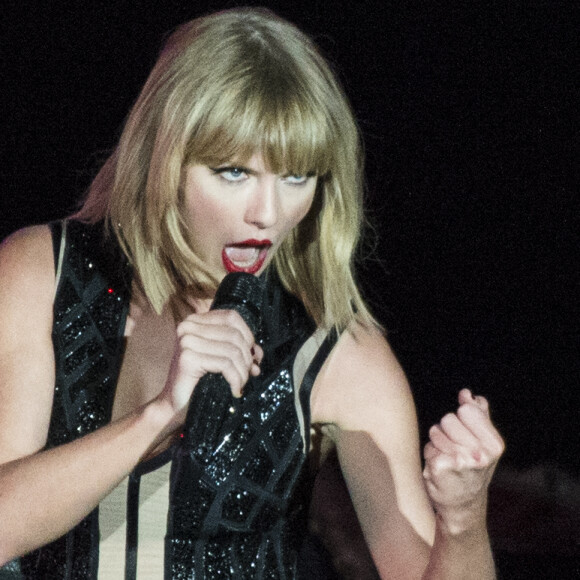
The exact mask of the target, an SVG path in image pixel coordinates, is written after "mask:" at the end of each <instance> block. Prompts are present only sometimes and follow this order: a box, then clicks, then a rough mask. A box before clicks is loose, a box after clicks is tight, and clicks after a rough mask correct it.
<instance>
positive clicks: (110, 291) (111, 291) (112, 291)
mask: <svg viewBox="0 0 580 580" xmlns="http://www.w3.org/2000/svg"><path fill="white" fill-rule="evenodd" d="M107 292H108V293H109V294H113V293H114V292H115V291H114V290H113V289H112V288H109V289H108V290H107Z"/></svg>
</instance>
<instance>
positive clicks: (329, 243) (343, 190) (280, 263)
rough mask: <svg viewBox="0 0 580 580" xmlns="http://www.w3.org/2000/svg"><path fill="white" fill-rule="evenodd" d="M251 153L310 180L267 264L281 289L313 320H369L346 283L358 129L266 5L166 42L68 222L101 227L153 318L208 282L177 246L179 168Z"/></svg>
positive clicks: (305, 49) (296, 36)
mask: <svg viewBox="0 0 580 580" xmlns="http://www.w3.org/2000/svg"><path fill="white" fill-rule="evenodd" d="M256 152H258V153H260V154H261V155H262V156H263V158H264V160H265V163H266V165H267V166H268V167H269V169H270V170H271V171H273V172H275V173H282V172H291V173H295V174H304V173H307V172H315V173H316V174H317V175H318V185H317V192H316V195H315V201H314V203H313V206H312V208H311V210H310V212H309V214H308V215H307V216H306V218H305V219H304V220H303V221H302V222H301V223H300V224H299V225H298V226H297V227H296V228H295V229H294V230H293V231H292V232H291V234H290V235H289V236H288V238H287V239H286V240H285V241H284V242H283V244H282V246H281V247H280V248H279V250H278V252H277V254H276V256H275V258H274V261H273V266H274V268H275V269H276V271H277V272H278V275H279V277H280V279H281V281H282V283H283V284H284V285H285V287H286V288H287V289H288V290H289V291H290V292H292V293H293V294H295V295H297V296H299V297H300V298H301V299H302V300H303V302H304V303H305V305H306V307H307V309H308V310H309V312H310V314H311V316H312V317H313V318H314V320H315V321H316V322H317V324H318V325H321V326H325V327H331V326H336V327H337V328H338V329H339V330H342V329H344V328H345V327H346V326H347V325H348V324H349V323H350V322H352V321H353V320H354V319H357V320H359V321H361V322H363V323H372V322H373V319H372V317H371V315H370V314H369V312H368V310H367V308H366V306H365V304H364V302H363V300H362V298H361V296H360V293H359V290H358V288H357V285H356V283H355V280H354V274H353V272H354V264H353V261H354V252H355V249H356V247H357V244H358V242H359V236H360V233H361V228H362V223H363V211H362V171H363V159H362V153H361V143H360V138H359V132H358V128H357V125H356V122H355V120H354V117H353V114H352V112H351V109H350V106H349V104H348V101H347V99H346V97H345V95H344V93H343V91H342V89H341V87H340V85H339V84H338V82H337V80H336V78H335V77H334V75H333V73H332V72H331V70H330V68H329V66H328V64H327V63H326V61H325V60H324V59H323V58H322V56H321V55H320V53H319V52H318V50H317V48H316V46H315V45H314V43H313V42H312V41H311V40H310V39H309V38H308V37H307V36H306V35H305V34H304V33H302V32H301V31H300V30H298V29H297V28H296V27H294V26H293V25H292V24H290V23H288V22H286V21H284V20H282V19H280V18H279V17H277V16H276V15H274V14H273V13H271V12H270V11H268V10H264V9H252V8H244V9H234V10H227V11H223V12H218V13H215V14H212V15H209V16H206V17H204V18H200V19H197V20H193V21H191V22H188V23H186V24H184V25H182V26H181V27H179V28H178V29H177V30H176V31H175V32H174V33H173V34H172V35H171V36H170V37H169V39H168V41H167V43H166V45H165V47H164V48H163V50H162V52H161V54H160V56H159V59H158V61H157V63H156V65H155V67H154V68H153V71H152V72H151V75H150V76H149V78H148V80H147V82H146V84H145V86H144V88H143V90H142V92H141V94H140V96H139V98H138V100H137V102H136V103H135V105H134V107H133V109H132V111H131V113H130V115H129V118H128V120H127V123H126V125H125V128H124V130H123V133H122V135H121V139H120V142H119V144H118V146H117V148H116V150H115V151H114V152H113V154H112V155H111V156H110V158H109V159H108V160H107V162H106V163H105V164H104V166H103V167H102V169H101V170H100V172H99V173H98V175H97V176H96V178H95V180H94V181H93V184H92V185H91V187H90V189H89V193H88V196H87V199H86V200H85V203H84V205H83V207H82V209H81V210H80V211H79V213H78V214H76V216H75V217H77V218H78V219H82V220H85V221H89V222H95V221H98V220H102V219H105V221H106V223H107V224H108V227H110V228H112V230H113V231H114V233H115V235H116V236H117V238H118V240H119V243H120V244H121V246H122V248H123V251H124V252H125V253H126V255H127V256H128V258H129V260H130V262H131V263H132V265H133V267H134V268H135V270H136V272H137V274H138V279H139V282H140V284H141V286H142V289H143V291H144V293H145V294H146V296H147V298H148V299H149V300H150V302H151V304H152V305H153V307H154V308H155V309H156V310H157V311H158V312H160V311H161V309H162V308H163V306H164V305H165V304H166V303H167V302H168V301H170V300H175V299H176V297H177V298H179V297H183V296H185V294H186V293H187V292H192V290H193V291H196V292H201V293H208V292H211V291H212V290H213V289H215V287H216V284H217V281H216V280H215V279H213V278H212V276H211V275H210V274H209V272H208V270H207V268H206V267H205V266H204V264H203V262H202V261H201V260H200V258H199V257H198V256H197V255H196V253H195V250H194V248H193V247H192V245H191V243H190V241H189V235H188V225H187V219H186V218H185V217H184V208H183V200H182V181H183V174H184V169H185V168H186V167H187V166H188V165H189V164H191V163H202V164H207V165H218V164H221V163H225V162H228V161H230V162H231V161H232V160H235V161H237V162H243V161H245V160H248V159H249V158H250V157H251V156H252V155H253V154H254V153H256Z"/></svg>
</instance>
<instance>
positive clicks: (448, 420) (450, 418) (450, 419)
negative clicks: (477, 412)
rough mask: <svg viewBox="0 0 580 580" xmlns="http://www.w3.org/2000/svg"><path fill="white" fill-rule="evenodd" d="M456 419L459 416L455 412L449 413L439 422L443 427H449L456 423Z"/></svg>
mask: <svg viewBox="0 0 580 580" xmlns="http://www.w3.org/2000/svg"><path fill="white" fill-rule="evenodd" d="M456 420H457V417H456V416H455V414H454V413H447V414H446V415H444V416H443V417H442V418H441V421H440V422H439V424H440V425H441V427H443V429H447V428H449V427H452V426H453V425H455V422H456Z"/></svg>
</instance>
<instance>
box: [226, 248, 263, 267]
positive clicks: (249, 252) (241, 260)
mask: <svg viewBox="0 0 580 580" xmlns="http://www.w3.org/2000/svg"><path fill="white" fill-rule="evenodd" d="M226 254H227V256H228V258H229V259H230V260H231V261H232V262H235V263H237V264H253V263H254V262H255V261H256V260H257V258H258V254H259V250H258V248H251V247H229V248H226Z"/></svg>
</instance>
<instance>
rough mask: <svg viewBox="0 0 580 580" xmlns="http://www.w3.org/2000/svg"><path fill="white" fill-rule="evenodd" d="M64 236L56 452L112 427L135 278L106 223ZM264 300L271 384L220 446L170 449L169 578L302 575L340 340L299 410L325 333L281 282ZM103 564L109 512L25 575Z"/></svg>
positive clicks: (255, 392) (73, 226)
mask: <svg viewBox="0 0 580 580" xmlns="http://www.w3.org/2000/svg"><path fill="white" fill-rule="evenodd" d="M63 224H65V227H64V232H65V235H61V233H62V232H63ZM52 232H53V240H54V242H55V243H54V247H55V258H56V263H57V264H59V269H58V272H57V276H58V280H59V281H58V287H57V293H56V298H55V302H54V326H53V342H54V351H55V363H56V389H55V396H54V404H53V412H52V418H51V423H50V428H49V434H48V444H47V445H48V447H54V446H57V445H62V444H64V443H67V442H69V441H72V440H74V439H76V438H78V437H81V436H83V435H85V434H87V433H90V432H91V431H94V430H95V429H98V428H99V427H101V426H103V425H105V424H107V423H108V422H109V421H110V419H111V412H112V406H113V399H114V395H115V385H116V383H117V379H118V375H119V370H120V364H121V358H122V350H123V331H124V325H125V320H126V317H127V312H128V307H129V301H130V288H131V269H130V267H129V266H128V264H127V261H126V259H125V258H124V256H123V255H122V254H121V252H120V250H119V248H118V247H117V245H116V244H115V243H113V242H112V240H105V238H104V236H103V230H102V226H101V225H100V224H97V225H86V224H82V223H80V222H76V221H68V222H57V223H55V224H52ZM61 240H62V241H63V242H65V243H61ZM264 292H265V296H264V307H263V310H262V320H261V323H260V328H259V331H258V333H257V335H258V336H257V338H258V340H259V342H260V344H261V345H262V347H263V349H264V353H265V354H264V359H263V362H262V365H261V371H262V372H261V374H260V377H259V378H252V379H250V382H249V383H248V385H246V387H245V391H244V396H243V398H242V399H241V400H240V401H236V402H235V403H234V402H233V401H232V412H231V413H229V415H228V417H227V418H226V419H225V420H224V421H223V423H222V424H221V426H220V428H219V438H218V443H217V444H212V445H208V444H207V442H205V441H204V440H203V433H202V431H203V426H202V425H200V429H199V433H198V435H199V436H198V437H197V440H196V438H195V437H194V438H189V439H187V438H186V439H184V440H182V441H181V442H180V443H179V444H176V445H174V446H173V447H172V448H171V449H170V450H169V451H168V453H169V454H170V456H171V457H170V460H171V461H172V467H171V478H170V499H169V514H168V522H167V534H166V540H165V562H164V568H165V580H169V579H171V580H173V579H175V580H177V579H182V578H183V579H185V578H188V579H192V578H193V579H196V580H200V579H204V580H213V579H218V578H219V579H227V578H231V579H245V578H248V579H250V578H252V579H254V578H263V579H294V578H296V577H297V554H298V551H299V548H300V542H301V539H302V538H303V536H304V531H305V516H306V509H307V505H308V499H309V490H310V487H311V486H310V484H311V481H310V480H309V476H308V474H307V470H306V469H305V459H306V450H307V449H308V448H309V431H310V408H309V400H310V390H311V388H312V385H313V383H314V379H315V378H316V375H317V373H318V371H319V369H320V367H321V366H322V364H323V362H324V360H325V359H326V356H327V355H328V353H329V352H330V350H331V348H332V346H333V344H334V341H335V340H336V337H335V335H334V333H330V334H329V336H328V337H327V339H326V340H325V341H324V342H323V344H322V346H321V347H320V349H319V350H318V351H317V353H316V356H315V357H314V359H313V360H312V362H311V363H310V365H309V367H308V369H307V370H306V373H305V374H304V378H303V380H301V384H300V386H299V401H300V404H299V405H298V408H299V411H297V404H296V397H295V388H297V387H298V386H297V385H294V375H293V370H294V369H293V366H294V362H295V359H296V355H297V353H298V351H299V349H300V348H301V346H302V345H303V344H304V343H305V341H306V340H307V339H308V338H309V337H310V336H311V335H312V333H313V332H314V330H315V325H314V323H313V321H312V319H311V318H310V317H309V316H308V315H307V313H306V311H305V309H304V307H303V305H302V303H301V302H299V301H298V300H297V299H296V298H294V297H292V296H291V295H290V294H288V293H287V292H286V291H285V290H284V289H283V288H282V286H281V284H280V283H279V282H278V280H277V278H276V277H275V276H271V275H269V276H268V277H267V278H266V283H265V291H264ZM209 408H210V412H208V413H207V421H208V425H209V424H210V423H209V422H211V421H212V420H215V418H213V417H212V413H211V403H210V407H209ZM299 414H301V415H302V416H301V417H299ZM212 428H213V425H212ZM186 440H187V443H186V442H185V441H186ZM139 474H140V470H139V467H138V468H137V469H136V470H135V472H134V474H132V476H131V477H130V480H129V497H128V513H127V526H128V530H127V551H126V573H125V578H126V579H129V578H135V577H136V576H135V574H136V568H135V560H136V551H137V550H138V546H137V545H136V536H137V534H136V527H137V523H138V501H135V494H138V490H139V477H140V475H139ZM98 561H99V530H98V508H97V510H95V511H94V512H93V513H91V514H89V516H88V517H87V518H85V520H83V521H82V522H81V523H80V524H79V525H78V526H76V527H75V528H74V529H73V530H71V531H70V532H69V533H68V534H66V535H65V536H64V537H62V538H60V539H59V540H56V541H55V542H53V543H51V544H49V545H47V546H44V547H43V548H41V549H39V550H37V551H35V552H33V553H32V554H29V555H27V556H25V557H23V558H21V562H20V564H21V571H22V577H23V578H27V579H28V578H30V579H32V578H34V579H39V578H43V579H55V580H56V579H59V580H61V579H71V580H76V579H79V580H80V579H96V578H97V574H98Z"/></svg>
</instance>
